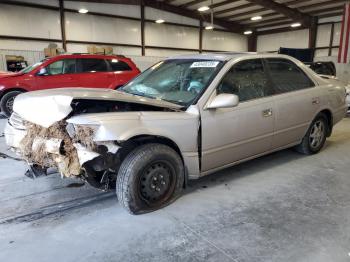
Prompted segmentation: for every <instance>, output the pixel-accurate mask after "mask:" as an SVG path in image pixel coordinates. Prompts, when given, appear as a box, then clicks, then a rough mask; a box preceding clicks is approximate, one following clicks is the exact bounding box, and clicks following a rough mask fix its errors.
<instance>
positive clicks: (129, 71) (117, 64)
mask: <svg viewBox="0 0 350 262" xmlns="http://www.w3.org/2000/svg"><path fill="white" fill-rule="evenodd" d="M106 61H107V63H108V64H109V70H110V71H111V72H113V74H114V77H115V79H114V81H115V82H114V87H115V88H118V87H121V86H122V85H124V84H126V83H127V82H129V81H130V80H131V79H132V78H134V77H135V76H137V75H138V73H139V71H138V70H136V69H133V68H131V66H130V65H128V63H126V62H125V61H122V60H120V59H116V58H113V59H107V60H106Z"/></svg>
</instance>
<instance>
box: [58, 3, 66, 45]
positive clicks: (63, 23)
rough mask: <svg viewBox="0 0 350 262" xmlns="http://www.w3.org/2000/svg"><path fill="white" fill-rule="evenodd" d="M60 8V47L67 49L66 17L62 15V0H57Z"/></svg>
mask: <svg viewBox="0 0 350 262" xmlns="http://www.w3.org/2000/svg"><path fill="white" fill-rule="evenodd" d="M59 8H60V24H61V36H62V48H63V49H64V50H65V51H67V39H66V19H65V15H64V0H59Z"/></svg>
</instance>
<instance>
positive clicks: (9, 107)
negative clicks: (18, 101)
mask: <svg viewBox="0 0 350 262" xmlns="http://www.w3.org/2000/svg"><path fill="white" fill-rule="evenodd" d="M14 102H15V97H11V98H9V99H7V101H6V108H7V110H8V111H9V112H10V113H11V112H12V109H13V103H14Z"/></svg>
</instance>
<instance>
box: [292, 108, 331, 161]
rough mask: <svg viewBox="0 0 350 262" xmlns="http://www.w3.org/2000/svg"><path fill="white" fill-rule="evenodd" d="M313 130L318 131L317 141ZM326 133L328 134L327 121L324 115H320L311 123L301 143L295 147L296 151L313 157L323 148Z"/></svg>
mask: <svg viewBox="0 0 350 262" xmlns="http://www.w3.org/2000/svg"><path fill="white" fill-rule="evenodd" d="M317 126H318V127H317ZM321 127H323V128H322V130H321ZM315 128H317V129H318V130H320V131H319V136H318V138H317V139H316V138H315V133H314V132H315ZM328 132H329V123H328V119H327V117H326V115H325V114H323V113H320V114H318V115H317V116H316V118H315V119H314V120H313V121H312V123H311V125H310V127H309V129H308V130H307V132H306V134H305V136H304V138H303V140H302V141H301V143H300V144H299V145H298V146H296V147H295V149H296V151H298V152H299V153H302V154H304V155H313V154H316V153H318V152H319V151H320V150H321V149H322V147H323V146H324V143H325V142H326V138H327V134H328ZM316 140H317V141H316ZM315 141H316V142H315Z"/></svg>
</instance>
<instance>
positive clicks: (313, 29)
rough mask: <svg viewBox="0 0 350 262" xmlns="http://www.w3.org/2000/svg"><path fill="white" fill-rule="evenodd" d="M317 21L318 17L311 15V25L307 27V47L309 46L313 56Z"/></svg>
mask: <svg viewBox="0 0 350 262" xmlns="http://www.w3.org/2000/svg"><path fill="white" fill-rule="evenodd" d="M317 23H318V18H317V17H313V18H312V20H311V26H310V28H309V48H311V49H312V51H313V57H314V56H315V50H316V39H317Z"/></svg>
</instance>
